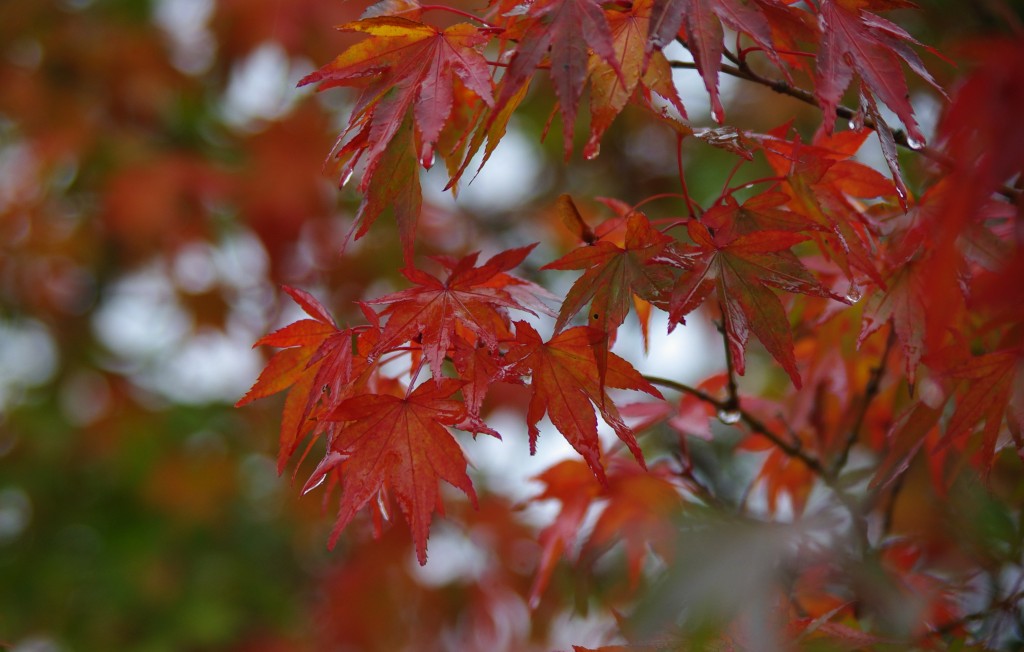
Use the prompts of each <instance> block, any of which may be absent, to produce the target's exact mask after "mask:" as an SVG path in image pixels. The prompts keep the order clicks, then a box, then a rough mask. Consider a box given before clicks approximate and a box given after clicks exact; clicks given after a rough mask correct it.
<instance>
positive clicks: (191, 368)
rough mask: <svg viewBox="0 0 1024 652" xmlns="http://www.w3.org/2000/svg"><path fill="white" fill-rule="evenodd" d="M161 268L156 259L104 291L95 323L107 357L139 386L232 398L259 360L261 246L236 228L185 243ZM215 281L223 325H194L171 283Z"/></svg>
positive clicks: (186, 285) (195, 286) (197, 398)
mask: <svg viewBox="0 0 1024 652" xmlns="http://www.w3.org/2000/svg"><path fill="white" fill-rule="evenodd" d="M167 267H169V269H165V267H164V266H163V265H161V264H160V263H156V262H154V263H152V264H151V265H149V266H147V267H144V268H142V269H140V270H137V271H135V272H133V273H131V274H128V275H126V276H125V277H124V278H122V279H120V280H119V281H118V282H117V283H115V284H113V285H112V286H111V288H110V289H109V290H108V292H107V294H106V296H105V297H104V299H103V303H102V305H101V306H100V308H99V309H98V310H97V311H96V313H95V314H94V316H93V328H94V330H95V332H96V335H97V338H98V339H99V341H100V342H101V343H102V344H103V345H104V346H105V347H106V348H107V349H108V350H109V351H110V352H111V353H112V354H113V357H112V359H111V361H110V363H109V364H110V366H111V367H112V368H114V369H116V370H117V371H118V372H120V373H125V374H128V375H129V376H130V377H131V378H132V380H133V382H135V383H137V384H138V385H139V386H140V387H143V388H145V389H147V390H149V391H152V392H155V393H157V394H159V395H161V396H164V397H168V398H170V399H172V400H175V401H180V402H184V403H204V402H209V401H225V402H231V403H233V402H234V401H236V400H238V399H239V398H240V397H241V396H242V395H243V394H244V393H245V391H246V390H247V389H248V388H249V387H250V386H251V385H252V383H253V382H254V381H255V380H256V378H257V376H258V375H259V371H260V369H261V368H262V366H263V363H264V360H263V356H262V355H261V354H260V353H259V352H258V351H254V350H253V349H252V343H253V341H255V339H256V338H258V337H259V335H260V334H261V333H257V332H254V331H253V329H254V328H255V329H260V328H262V327H263V325H265V323H266V312H267V310H269V306H270V301H269V297H268V296H267V295H268V292H269V290H268V288H267V285H266V269H267V261H266V253H265V252H264V251H263V249H262V247H261V246H260V245H259V243H258V241H257V240H255V238H254V237H252V236H251V235H249V234H240V235H237V236H232V237H229V238H226V239H225V240H224V241H223V242H222V243H220V244H219V245H218V246H216V247H212V246H209V245H206V244H196V245H194V246H190V247H186V248H184V249H183V250H182V251H181V252H180V254H179V255H178V256H177V258H176V260H174V261H173V262H172V263H171V264H170V265H168V266H167ZM176 283H177V288H176V287H175V284H176ZM216 286H220V287H221V288H222V291H223V292H224V294H225V296H226V297H227V299H228V301H229V302H230V308H231V313H230V314H229V316H228V318H227V322H226V326H225V328H224V330H216V329H209V328H207V329H200V330H196V329H195V324H194V323H193V321H192V318H191V316H190V315H189V314H188V312H187V311H186V310H185V309H184V307H183V306H182V305H181V304H180V301H179V299H178V293H177V290H178V289H181V290H183V291H185V292H196V291H209V290H212V289H214V288H215V287H216ZM235 313H239V314H235Z"/></svg>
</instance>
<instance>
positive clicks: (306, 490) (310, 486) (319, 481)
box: [302, 473, 327, 496]
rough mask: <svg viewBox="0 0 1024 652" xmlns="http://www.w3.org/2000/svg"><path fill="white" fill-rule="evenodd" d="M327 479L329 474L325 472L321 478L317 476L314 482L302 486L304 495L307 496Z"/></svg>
mask: <svg viewBox="0 0 1024 652" xmlns="http://www.w3.org/2000/svg"><path fill="white" fill-rule="evenodd" d="M326 479H327V474H326V473H324V474H323V475H321V476H320V477H319V478H317V479H316V481H315V482H314V483H313V484H307V485H306V486H305V487H303V488H302V495H303V496H305V495H306V494H308V493H309V492H311V491H313V490H314V489H316V488H317V487H319V486H320V485H322V484H323V483H324V480H326Z"/></svg>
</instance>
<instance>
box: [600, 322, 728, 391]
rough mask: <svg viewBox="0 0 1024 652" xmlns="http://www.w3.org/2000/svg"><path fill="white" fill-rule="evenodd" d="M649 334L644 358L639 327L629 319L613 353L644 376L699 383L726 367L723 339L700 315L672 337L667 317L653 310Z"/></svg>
mask: <svg viewBox="0 0 1024 652" xmlns="http://www.w3.org/2000/svg"><path fill="white" fill-rule="evenodd" d="M648 334H649V337H650V347H649V350H648V353H647V354H646V355H645V354H644V350H643V339H642V338H641V335H640V325H639V323H637V321H636V320H635V319H627V320H626V322H625V323H624V324H623V325H622V327H620V328H619V334H618V338H617V339H616V342H615V347H614V348H613V349H612V350H613V351H614V352H615V353H616V354H618V355H620V356H622V357H623V358H625V359H626V360H627V361H629V362H630V363H631V364H632V365H633V366H634V367H635V368H636V370H637V371H639V372H640V373H642V374H646V375H649V376H660V377H662V378H671V379H672V380H678V381H679V382H683V383H696V382H698V381H700V380H702V379H703V376H704V375H706V374H707V373H709V372H710V371H711V370H713V369H715V368H717V367H721V366H724V364H725V361H724V353H723V352H722V351H721V349H722V346H721V339H720V338H717V337H715V335H716V334H715V333H714V332H713V331H712V330H711V328H710V327H709V326H708V324H707V323H705V321H704V320H703V319H700V318H698V316H697V315H694V316H692V317H691V318H690V319H689V320H688V321H687V323H686V325H685V326H679V325H677V326H676V328H675V330H673V331H672V332H671V333H669V332H668V315H667V314H666V313H664V312H662V311H661V310H653V311H652V313H651V322H650V325H649V328H648ZM716 346H717V348H716Z"/></svg>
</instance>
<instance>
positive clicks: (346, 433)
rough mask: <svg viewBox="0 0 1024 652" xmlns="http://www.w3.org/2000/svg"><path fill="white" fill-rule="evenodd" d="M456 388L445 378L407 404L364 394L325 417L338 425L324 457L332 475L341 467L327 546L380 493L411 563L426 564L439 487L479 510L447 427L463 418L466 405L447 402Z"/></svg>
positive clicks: (430, 384)
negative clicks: (396, 513) (400, 528)
mask: <svg viewBox="0 0 1024 652" xmlns="http://www.w3.org/2000/svg"><path fill="white" fill-rule="evenodd" d="M461 387H462V383H461V382H459V381H456V380H453V379H450V378H446V379H443V380H441V381H439V382H436V383H435V382H425V383H422V384H421V385H420V386H419V387H417V388H416V389H415V390H414V391H413V392H412V393H411V394H409V395H408V396H405V397H404V398H400V397H397V396H392V395H390V394H364V395H361V396H356V397H353V398H350V399H348V400H346V401H344V402H343V403H341V405H339V406H338V407H337V408H335V409H334V411H333V412H331V413H330V415H328V416H327V418H328V419H330V420H333V421H337V422H341V423H342V425H341V426H340V427H339V428H338V430H337V433H336V435H335V436H334V437H333V438H332V440H331V442H330V446H329V449H328V453H327V457H325V461H327V460H330V461H331V463H330V467H333V466H340V467H341V469H342V471H341V475H342V478H343V482H342V495H341V505H340V508H339V511H338V520H337V522H336V523H335V526H334V530H333V531H332V534H331V540H330V545H331V546H333V545H334V543H335V542H336V541H337V539H338V536H339V535H340V534H341V531H342V530H343V529H344V528H345V526H346V525H348V524H349V522H351V520H352V519H353V517H355V515H356V512H358V511H359V510H360V509H362V508H363V506H365V505H366V504H367V503H368V502H370V500H373V499H375V498H376V497H377V496H378V494H381V493H382V492H384V494H385V495H387V494H390V495H393V496H394V497H395V499H396V500H397V502H398V505H399V508H400V509H401V510H402V513H403V514H404V515H405V518H406V520H407V521H408V523H409V528H410V530H411V531H412V537H413V541H414V542H415V544H416V556H417V558H418V559H419V562H420V564H425V563H426V561H427V535H428V534H429V530H430V520H431V515H432V514H433V513H434V511H435V509H438V506H439V505H440V502H439V500H440V496H439V493H438V480H444V481H446V482H448V483H449V484H451V485H452V486H454V487H457V488H459V489H461V490H462V491H463V492H465V493H466V494H467V495H468V496H469V497H470V499H471V500H472V501H473V502H474V503H475V502H476V494H475V492H474V491H473V484H472V483H471V482H470V479H469V476H468V475H466V459H465V457H464V456H463V454H462V449H461V448H460V447H459V444H458V443H457V442H456V441H455V439H454V438H453V437H452V435H451V433H450V432H449V431H448V429H447V428H446V427H445V426H451V425H455V424H457V423H459V422H460V421H462V419H463V418H464V416H465V407H464V406H463V404H462V403H461V402H459V401H456V400H453V399H451V398H449V397H450V396H451V395H452V394H454V393H455V392H457V391H459V389H460V388H461ZM321 466H322V467H323V466H324V465H323V464H321ZM320 471H322V472H326V470H324V469H320ZM311 481H315V478H311Z"/></svg>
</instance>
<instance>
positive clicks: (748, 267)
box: [669, 220, 839, 387]
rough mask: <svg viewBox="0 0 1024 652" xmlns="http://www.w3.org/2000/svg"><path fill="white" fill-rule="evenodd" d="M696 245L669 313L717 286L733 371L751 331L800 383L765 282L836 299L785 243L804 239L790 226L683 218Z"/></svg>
mask: <svg viewBox="0 0 1024 652" xmlns="http://www.w3.org/2000/svg"><path fill="white" fill-rule="evenodd" d="M687 228H688V230H689V233H690V237H691V238H692V239H693V241H694V243H696V247H695V248H693V249H691V251H690V252H688V253H687V258H688V259H689V261H690V265H691V266H692V270H691V271H684V272H683V274H682V276H680V277H679V280H678V281H677V282H676V285H675V287H674V288H673V290H672V298H671V301H670V305H669V318H670V319H671V321H672V322H678V323H682V322H683V318H684V317H685V316H686V315H687V314H688V313H690V312H691V311H693V310H694V309H696V308H697V307H698V306H699V305H701V304H702V303H703V302H704V300H705V299H706V298H707V297H708V295H709V294H711V291H712V290H715V289H717V292H718V300H719V301H720V302H721V304H722V315H723V318H724V321H725V335H726V338H727V339H728V343H729V350H730V353H731V355H732V359H733V364H734V365H735V367H736V371H737V373H740V374H742V373H743V372H744V369H745V367H746V364H745V362H744V350H745V349H746V345H747V339H748V337H749V335H750V331H751V330H752V331H754V334H755V335H757V338H758V339H759V340H761V343H762V344H764V346H765V348H766V349H768V352H769V353H771V354H772V356H773V357H774V358H775V359H776V360H778V361H779V363H780V364H781V365H782V367H783V369H785V370H786V372H787V373H788V374H789V376H790V378H791V379H792V380H793V384H794V385H796V386H797V387H800V373H799V372H798V371H797V368H796V359H795V357H794V355H793V335H792V332H791V330H790V326H789V319H788V318H787V317H786V311H785V308H783V306H782V302H781V301H780V300H779V298H778V297H777V296H776V295H775V293H774V292H773V291H772V290H771V289H770V287H769V286H773V287H776V288H779V289H781V290H786V291H787V292H799V293H802V294H810V295H814V296H820V297H827V298H833V299H838V298H839V297H836V296H835V295H833V294H832V293H831V292H829V291H828V290H826V289H825V288H823V287H822V286H821V285H820V284H819V283H818V281H817V280H816V279H815V278H814V277H813V276H811V273H810V272H808V271H807V268H806V267H804V265H803V263H801V262H800V260H799V259H798V258H797V257H796V256H795V255H794V254H793V253H792V252H791V251H789V248H790V247H792V246H793V245H795V244H798V243H800V242H803V241H805V240H807V236H805V235H802V234H799V233H793V232H791V231H754V232H750V233H746V234H744V235H736V234H735V230H734V229H729V228H722V229H718V230H716V231H715V233H714V235H712V233H711V232H710V231H709V230H708V227H707V226H705V225H704V224H702V223H700V222H697V221H696V220H691V221H690V222H688V223H687Z"/></svg>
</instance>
